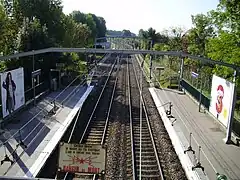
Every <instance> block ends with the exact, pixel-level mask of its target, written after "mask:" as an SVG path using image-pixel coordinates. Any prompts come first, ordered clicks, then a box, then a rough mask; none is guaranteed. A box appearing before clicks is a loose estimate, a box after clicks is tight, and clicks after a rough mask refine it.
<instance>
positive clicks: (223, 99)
mask: <svg viewBox="0 0 240 180" xmlns="http://www.w3.org/2000/svg"><path fill="white" fill-rule="evenodd" d="M232 96H233V84H232V83H231V82H229V81H227V80H226V79H223V78H220V77H218V76H216V75H213V78H212V90H211V103H210V107H209V112H210V113H212V114H213V115H214V116H215V117H216V118H217V119H218V120H219V121H220V122H221V123H222V124H223V125H225V126H226V127H227V124H228V121H229V118H230V117H231V111H230V110H231V106H232V102H231V99H232Z"/></svg>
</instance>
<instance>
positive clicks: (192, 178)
mask: <svg viewBox="0 0 240 180" xmlns="http://www.w3.org/2000/svg"><path fill="white" fill-rule="evenodd" d="M149 91H150V94H151V96H152V98H153V101H154V103H155V105H156V107H157V110H158V112H159V115H160V116H161V118H162V121H163V124H164V126H165V128H166V130H167V132H168V135H169V137H170V139H171V141H172V145H173V147H174V149H175V152H176V153H177V155H178V158H179V160H180V162H181V164H182V167H183V169H184V171H185V173H186V176H187V178H188V179H189V180H200V179H201V178H200V177H199V176H198V174H197V173H196V172H194V171H192V167H193V164H192V162H191V160H190V158H189V157H188V156H187V155H186V154H184V149H183V146H182V144H181V141H180V140H179V137H178V136H177V134H176V131H175V130H174V128H173V127H172V125H171V123H170V121H169V119H168V117H167V115H166V113H165V109H164V108H163V107H162V106H161V105H162V104H161V102H160V100H159V99H158V97H157V94H156V92H155V88H149Z"/></svg>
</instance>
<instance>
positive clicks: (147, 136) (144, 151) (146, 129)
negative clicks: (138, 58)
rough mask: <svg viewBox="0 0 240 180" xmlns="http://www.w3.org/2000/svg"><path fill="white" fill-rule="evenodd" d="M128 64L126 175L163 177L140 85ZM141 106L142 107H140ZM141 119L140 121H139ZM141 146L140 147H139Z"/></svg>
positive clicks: (132, 66) (130, 65)
mask: <svg viewBox="0 0 240 180" xmlns="http://www.w3.org/2000/svg"><path fill="white" fill-rule="evenodd" d="M127 65H128V68H127V69H128V87H130V88H128V97H129V113H130V114H129V117H130V118H129V119H130V130H129V138H128V144H129V146H128V157H130V158H129V160H128V172H127V174H128V177H129V178H132V179H161V180H162V179H164V176H163V173H162V168H161V165H160V161H159V159H158V153H157V148H156V145H155V139H154V135H153V133H152V128H151V125H150V123H149V118H148V114H147V111H146V106H145V103H144V101H143V99H142V98H141V102H140V97H141V95H140V92H141V87H140V83H141V82H139V80H138V77H137V74H136V70H135V68H134V65H133V64H127ZM141 106H142V107H141ZM141 119H142V121H141ZM140 146H141V148H140Z"/></svg>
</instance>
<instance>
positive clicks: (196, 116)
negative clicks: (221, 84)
mask: <svg viewBox="0 0 240 180" xmlns="http://www.w3.org/2000/svg"><path fill="white" fill-rule="evenodd" d="M155 92H156V93H157V96H158V98H159V100H160V101H161V103H162V104H164V103H166V102H169V101H171V102H172V104H173V107H172V115H173V117H172V118H170V120H171V121H174V119H175V118H176V121H175V122H174V123H173V127H174V129H175V131H176V133H177V135H178V136H179V139H181V144H182V145H183V146H184V149H187V148H188V146H189V133H190V132H192V147H193V150H195V152H196V155H195V156H194V155H193V153H192V152H187V154H188V156H189V157H190V158H191V160H192V162H193V164H196V159H197V157H198V146H201V153H200V162H201V164H202V166H204V169H205V173H203V172H202V171H201V170H200V169H196V171H197V172H198V173H199V175H200V176H201V177H202V179H210V180H212V179H216V171H217V172H219V173H223V174H225V175H227V177H228V179H232V180H240V147H238V146H237V145H226V144H225V143H224V141H223V139H224V138H225V132H223V131H222V130H221V128H220V125H219V124H218V123H217V122H216V121H215V120H214V119H213V118H212V117H210V116H209V115H208V114H207V113H204V112H201V113H200V112H198V105H197V104H196V103H195V102H194V101H193V100H192V99H191V98H190V97H189V96H188V95H185V94H183V93H181V92H178V91H175V90H168V89H165V90H160V89H155ZM165 109H166V110H167V109H168V106H165Z"/></svg>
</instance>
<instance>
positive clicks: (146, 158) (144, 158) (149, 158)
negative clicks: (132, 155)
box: [136, 155, 157, 164]
mask: <svg viewBox="0 0 240 180" xmlns="http://www.w3.org/2000/svg"><path fill="white" fill-rule="evenodd" d="M139 158H140V157H139V156H136V160H137V161H138V160H139ZM142 163H146V164H152V163H155V164H157V162H156V157H155V155H154V156H149V155H148V156H142Z"/></svg>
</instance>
